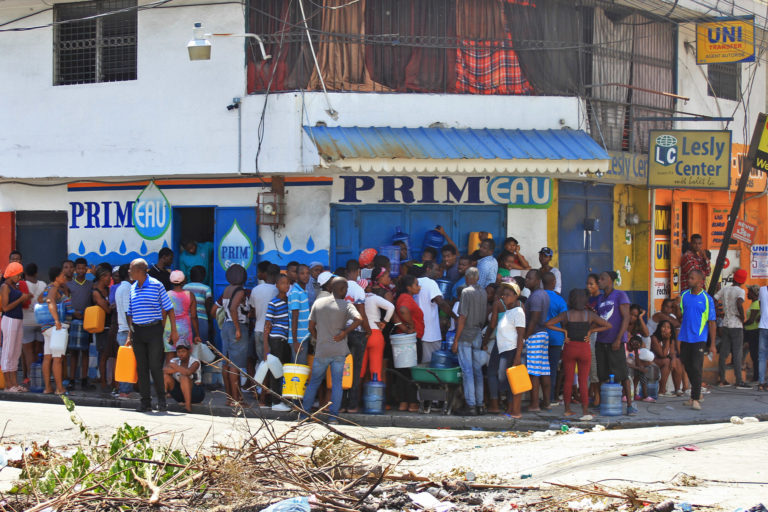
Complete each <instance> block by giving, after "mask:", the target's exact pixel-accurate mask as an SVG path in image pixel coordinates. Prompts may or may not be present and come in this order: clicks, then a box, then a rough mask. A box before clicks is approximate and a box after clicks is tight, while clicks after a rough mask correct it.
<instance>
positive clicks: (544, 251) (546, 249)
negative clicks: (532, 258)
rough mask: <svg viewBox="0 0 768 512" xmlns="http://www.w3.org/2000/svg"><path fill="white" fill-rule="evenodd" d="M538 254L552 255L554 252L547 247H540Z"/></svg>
mask: <svg viewBox="0 0 768 512" xmlns="http://www.w3.org/2000/svg"><path fill="white" fill-rule="evenodd" d="M539 254H543V255H544V256H552V255H554V254H555V253H554V251H553V250H552V249H550V248H549V247H542V248H541V250H540V251H539Z"/></svg>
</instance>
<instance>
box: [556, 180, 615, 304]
mask: <svg viewBox="0 0 768 512" xmlns="http://www.w3.org/2000/svg"><path fill="white" fill-rule="evenodd" d="M559 187H560V188H559V194H560V200H559V208H558V222H557V226H558V227H557V229H558V248H557V250H558V253H559V265H560V273H561V274H562V276H563V296H565V297H567V296H568V294H569V293H570V291H571V290H572V289H574V288H584V284H585V283H586V281H587V276H588V275H589V274H591V273H596V274H599V273H600V272H603V271H606V270H611V269H612V268H613V185H596V184H592V183H585V182H572V181H561V182H560V185H559Z"/></svg>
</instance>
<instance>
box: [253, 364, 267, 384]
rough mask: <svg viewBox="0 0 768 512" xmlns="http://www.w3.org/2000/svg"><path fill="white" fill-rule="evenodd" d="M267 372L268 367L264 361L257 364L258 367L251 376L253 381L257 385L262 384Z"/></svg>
mask: <svg viewBox="0 0 768 512" xmlns="http://www.w3.org/2000/svg"><path fill="white" fill-rule="evenodd" d="M268 372H269V366H268V365H267V362H266V361H262V362H260V363H259V366H258V367H257V368H256V373H255V374H254V375H253V380H255V381H256V382H258V383H259V384H264V379H266V378H267V373H268Z"/></svg>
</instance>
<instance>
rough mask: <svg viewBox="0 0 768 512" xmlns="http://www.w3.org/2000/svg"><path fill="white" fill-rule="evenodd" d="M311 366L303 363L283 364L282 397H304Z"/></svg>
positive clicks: (299, 398)
mask: <svg viewBox="0 0 768 512" xmlns="http://www.w3.org/2000/svg"><path fill="white" fill-rule="evenodd" d="M310 371H311V368H310V367H309V366H307V365H305V364H284V365H283V378H284V379H285V383H284V384H283V398H296V399H298V400H301V399H302V398H304V392H305V391H306V390H307V381H308V380H309V374H310Z"/></svg>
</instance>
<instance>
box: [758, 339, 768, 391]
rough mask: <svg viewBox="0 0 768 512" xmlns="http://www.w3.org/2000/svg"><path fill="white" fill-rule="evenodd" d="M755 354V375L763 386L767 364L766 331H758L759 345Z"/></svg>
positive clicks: (767, 346)
mask: <svg viewBox="0 0 768 512" xmlns="http://www.w3.org/2000/svg"><path fill="white" fill-rule="evenodd" d="M757 350H758V353H757V372H758V373H757V374H758V376H759V377H760V384H765V364H766V362H768V329H760V343H759V345H758V349H757Z"/></svg>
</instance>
